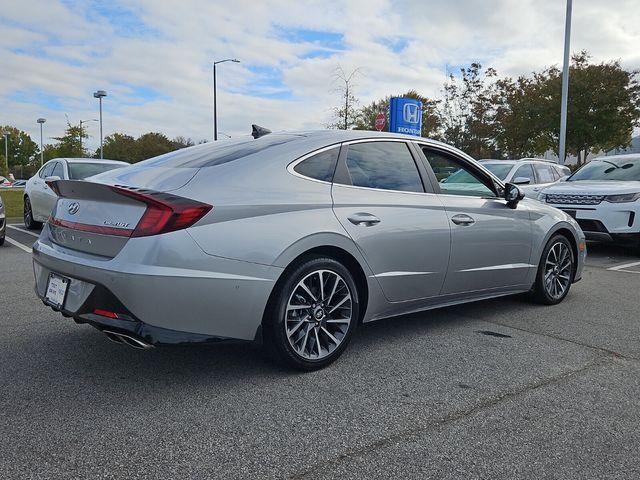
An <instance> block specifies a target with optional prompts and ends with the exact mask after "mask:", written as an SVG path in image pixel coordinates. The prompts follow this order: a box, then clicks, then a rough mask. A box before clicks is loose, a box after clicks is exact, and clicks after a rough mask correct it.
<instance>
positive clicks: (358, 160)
mask: <svg viewBox="0 0 640 480" xmlns="http://www.w3.org/2000/svg"><path fill="white" fill-rule="evenodd" d="M346 166H347V170H348V172H349V175H350V176H351V183H352V184H353V185H354V186H357V187H369V188H379V189H383V190H399V191H402V192H424V187H423V186H422V180H421V178H420V174H419V173H418V167H416V164H415V162H414V160H413V156H412V155H411V152H410V151H409V147H408V146H407V144H406V143H404V142H370V143H356V144H353V145H349V150H348V151H347V160H346Z"/></svg>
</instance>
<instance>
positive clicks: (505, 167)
mask: <svg viewBox="0 0 640 480" xmlns="http://www.w3.org/2000/svg"><path fill="white" fill-rule="evenodd" d="M480 163H482V166H483V167H484V168H486V169H487V170H489V171H490V172H491V173H493V174H494V175H495V176H496V177H498V178H499V179H500V180H504V179H505V178H507V175H508V174H509V172H510V171H511V168H512V167H513V164H510V163H507V164H501V163H483V162H480Z"/></svg>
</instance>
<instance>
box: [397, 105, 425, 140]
mask: <svg viewBox="0 0 640 480" xmlns="http://www.w3.org/2000/svg"><path fill="white" fill-rule="evenodd" d="M389 131H390V132H394V133H405V134H408V135H416V136H418V137H419V136H420V135H421V133H422V102H421V101H420V100H414V99H413V98H398V97H394V98H392V99H391V103H390V105H389Z"/></svg>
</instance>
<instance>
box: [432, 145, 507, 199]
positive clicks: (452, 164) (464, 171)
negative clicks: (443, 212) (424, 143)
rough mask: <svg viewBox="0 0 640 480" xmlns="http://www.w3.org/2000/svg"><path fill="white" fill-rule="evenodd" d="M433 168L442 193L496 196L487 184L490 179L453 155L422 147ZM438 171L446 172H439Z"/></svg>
mask: <svg viewBox="0 0 640 480" xmlns="http://www.w3.org/2000/svg"><path fill="white" fill-rule="evenodd" d="M422 152H423V153H424V155H425V157H426V158H427V161H428V162H429V165H430V166H431V169H432V170H433V171H434V173H435V174H436V178H437V179H438V182H439V185H440V193H442V194H445V195H468V196H472V197H488V196H490V197H495V194H494V193H493V190H492V189H491V188H489V186H488V185H487V184H488V182H489V179H486V178H484V177H482V176H480V174H478V173H476V172H474V171H473V169H471V168H469V167H468V166H466V165H463V163H462V162H461V161H460V162H458V161H455V160H454V159H453V158H452V157H449V156H447V155H443V154H441V153H439V152H435V151H433V150H430V149H428V148H426V147H424V148H423V149H422ZM436 172H446V173H442V174H440V175H439V174H438V173H436Z"/></svg>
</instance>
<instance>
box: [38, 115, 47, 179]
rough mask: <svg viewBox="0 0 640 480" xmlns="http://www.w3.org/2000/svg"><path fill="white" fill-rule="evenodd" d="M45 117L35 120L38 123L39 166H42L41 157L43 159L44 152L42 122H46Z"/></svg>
mask: <svg viewBox="0 0 640 480" xmlns="http://www.w3.org/2000/svg"><path fill="white" fill-rule="evenodd" d="M46 121H47V119H46V118H39V119H38V120H37V122H38V123H39V124H40V166H41V167H42V164H43V163H44V162H43V159H44V152H43V151H42V124H43V123H44V122H46Z"/></svg>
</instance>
